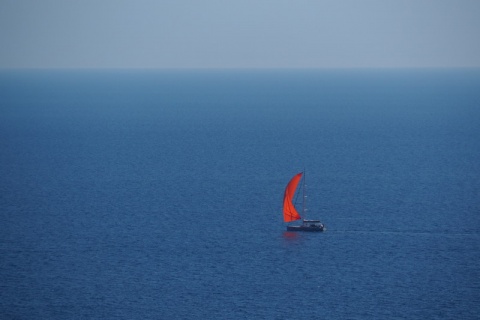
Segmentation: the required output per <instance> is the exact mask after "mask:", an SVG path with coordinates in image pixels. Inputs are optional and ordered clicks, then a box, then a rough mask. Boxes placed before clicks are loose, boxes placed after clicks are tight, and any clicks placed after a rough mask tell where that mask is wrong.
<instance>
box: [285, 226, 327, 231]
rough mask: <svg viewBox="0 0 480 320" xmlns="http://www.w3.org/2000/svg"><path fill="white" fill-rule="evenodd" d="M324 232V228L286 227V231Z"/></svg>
mask: <svg viewBox="0 0 480 320" xmlns="http://www.w3.org/2000/svg"><path fill="white" fill-rule="evenodd" d="M324 230H325V227H324V226H321V227H318V226H314V227H311V226H287V231H306V232H323V231H324Z"/></svg>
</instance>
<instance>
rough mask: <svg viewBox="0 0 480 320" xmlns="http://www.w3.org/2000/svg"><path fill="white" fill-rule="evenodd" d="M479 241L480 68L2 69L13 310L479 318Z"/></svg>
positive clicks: (89, 315) (0, 129)
mask: <svg viewBox="0 0 480 320" xmlns="http://www.w3.org/2000/svg"><path fill="white" fill-rule="evenodd" d="M304 168H306V170H307V173H306V174H307V188H308V190H307V191H308V196H309V197H308V207H309V209H310V211H309V212H310V217H311V218H320V219H321V220H322V221H323V222H324V223H325V224H326V226H327V228H328V230H327V232H324V233H313V234H312V233H287V232H286V231H285V225H284V223H283V221H282V216H281V205H282V195H283V191H284V188H285V185H286V183H287V182H288V180H289V179H290V178H291V177H292V176H293V175H294V174H296V173H297V172H300V171H302V170H303V169H304ZM479 230H480V71H479V70H384V71H378V70H377V71H375V70H356V71H353V70H351V71H349V70H343V71H341V70H333V71H326V70H324V71H275V70H271V71H2V72H0V318H2V319H300V318H303V319H478V317H479V314H480V231H479Z"/></svg>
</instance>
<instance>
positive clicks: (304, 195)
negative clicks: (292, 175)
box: [302, 169, 307, 220]
mask: <svg viewBox="0 0 480 320" xmlns="http://www.w3.org/2000/svg"><path fill="white" fill-rule="evenodd" d="M305 182H306V174H305V169H303V185H302V192H303V195H302V217H303V220H305V219H306V218H307V217H306V215H307V204H306V202H307V194H306V183H305Z"/></svg>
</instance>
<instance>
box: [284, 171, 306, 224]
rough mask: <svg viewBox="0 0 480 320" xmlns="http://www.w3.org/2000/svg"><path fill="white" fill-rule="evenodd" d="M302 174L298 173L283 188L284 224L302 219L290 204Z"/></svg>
mask: <svg viewBox="0 0 480 320" xmlns="http://www.w3.org/2000/svg"><path fill="white" fill-rule="evenodd" d="M302 174H303V172H300V173H298V174H297V175H295V176H294V177H293V178H292V180H290V182H289V183H288V184H287V187H286V188H285V194H284V195H283V221H285V222H290V221H295V220H298V219H301V218H302V217H300V215H299V214H298V212H297V209H295V206H294V205H293V203H292V200H293V196H294V194H295V190H296V189H297V185H298V183H299V182H300V179H301V178H302Z"/></svg>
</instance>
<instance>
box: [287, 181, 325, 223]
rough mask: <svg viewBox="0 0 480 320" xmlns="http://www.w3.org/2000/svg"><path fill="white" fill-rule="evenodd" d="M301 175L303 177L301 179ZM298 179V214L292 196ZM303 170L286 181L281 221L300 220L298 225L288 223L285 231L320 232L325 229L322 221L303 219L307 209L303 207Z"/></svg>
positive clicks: (304, 198) (304, 197)
mask: <svg viewBox="0 0 480 320" xmlns="http://www.w3.org/2000/svg"><path fill="white" fill-rule="evenodd" d="M302 176H303V179H302ZM300 180H302V181H303V183H302V211H301V212H302V215H300V214H299V213H298V211H297V209H296V208H295V205H294V203H293V198H294V195H295V191H296V189H297V186H298V183H299V182H300ZM305 200H306V195H305V172H300V173H297V174H296V175H295V176H293V178H292V179H291V180H290V181H289V182H288V184H287V187H286V188H285V194H284V195H283V221H285V222H292V221H296V220H302V224H300V225H288V226H287V231H313V232H321V231H324V230H326V228H325V226H324V225H323V223H321V222H320V220H307V219H305V216H306V212H307V209H306V207H305Z"/></svg>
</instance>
